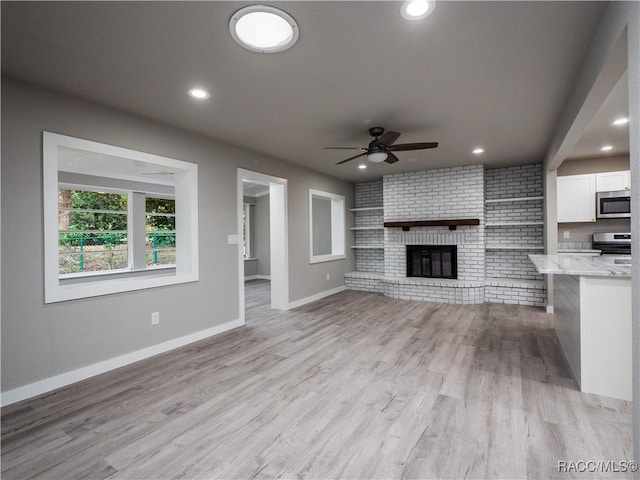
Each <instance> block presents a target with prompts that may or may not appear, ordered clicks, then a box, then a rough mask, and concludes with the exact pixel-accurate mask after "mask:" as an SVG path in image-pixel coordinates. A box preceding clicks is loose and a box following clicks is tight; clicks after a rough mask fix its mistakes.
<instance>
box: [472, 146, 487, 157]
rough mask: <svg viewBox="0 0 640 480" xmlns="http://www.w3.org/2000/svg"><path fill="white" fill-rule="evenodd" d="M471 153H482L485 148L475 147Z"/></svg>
mask: <svg viewBox="0 0 640 480" xmlns="http://www.w3.org/2000/svg"><path fill="white" fill-rule="evenodd" d="M471 153H473V154H474V155H480V154H481V153H484V148H480V147H478V148H474V149H473V151H472V152H471Z"/></svg>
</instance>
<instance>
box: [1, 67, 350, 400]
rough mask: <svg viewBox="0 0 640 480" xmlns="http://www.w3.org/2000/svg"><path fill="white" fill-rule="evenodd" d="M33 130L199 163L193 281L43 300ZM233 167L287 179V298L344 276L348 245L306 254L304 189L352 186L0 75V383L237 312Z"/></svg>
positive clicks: (36, 135)
mask: <svg viewBox="0 0 640 480" xmlns="http://www.w3.org/2000/svg"><path fill="white" fill-rule="evenodd" d="M42 130H48V131H52V132H56V133H61V134H65V135H70V136H75V137H79V138H84V139H88V140H93V141H97V142H103V143H108V144H111V145H117V146H121V147H125V148H131V149H134V150H140V151H144V152H150V153H154V154H158V155H164V156H168V157H173V158H176V159H179V160H184V161H188V162H193V163H197V164H198V168H199V229H200V230H199V244H200V252H199V261H200V280H199V281H198V282H195V283H188V284H182V285H175V286H168V287H160V288H152V289H147V290H140V291H135V292H128V293H122V294H114V295H107V296H102V297H94V298H89V299H82V300H75V301H68V302H61V303H56V304H48V305H45V304H44V288H43V258H42V257H43V253H42V252H43V241H42V238H43V221H42V211H43V206H42ZM237 168H245V169H248V170H253V171H257V172H261V173H265V174H268V175H273V176H279V177H284V178H287V179H288V213H289V234H288V235H289V238H288V241H289V276H290V292H289V293H290V296H289V301H291V302H293V301H295V300H298V299H301V298H305V297H308V296H311V295H314V294H317V293H320V292H324V291H327V290H329V289H332V288H336V287H339V286H341V285H343V284H344V273H345V272H348V271H352V270H353V269H354V260H353V255H352V253H351V252H350V251H349V252H347V259H346V260H343V261H335V262H330V263H321V264H314V265H310V264H309V238H308V235H309V233H308V232H309V223H308V201H307V198H308V190H309V188H314V189H319V190H324V191H329V192H334V193H339V194H342V195H345V196H346V199H347V205H353V201H354V200H353V194H354V193H353V190H354V189H353V184H351V183H349V182H344V181H340V180H336V179H334V178H331V177H327V176H325V175H321V174H318V173H315V172H312V171H309V170H306V169H304V168H302V167H298V166H295V165H293V164H289V163H287V162H283V161H280V160H277V159H272V158H268V157H265V156H262V155H259V154H257V153H255V152H250V151H246V150H242V149H239V148H235V147H232V146H229V145H226V144H223V143H220V142H215V141H213V140H210V139H208V138H205V137H202V136H200V135H196V134H192V133H190V132H187V131H184V130H179V129H177V128H174V127H171V126H168V125H165V124H160V123H156V122H153V121H150V120H148V119H145V118H142V117H138V116H134V115H131V114H128V113H126V112H122V111H119V110H114V109H111V108H107V107H104V106H101V105H98V104H95V103H90V102H85V101H83V100H79V99H76V98H73V97H70V96H65V95H60V94H57V93H55V92H52V91H49V90H44V89H40V88H36V87H33V86H31V85H28V84H25V83H22V82H18V81H16V80H12V79H7V78H3V79H2V242H1V245H2V267H3V268H2V315H3V318H2V390H3V391H6V390H10V389H13V388H16V387H19V386H23V385H27V384H29V383H32V382H35V381H38V380H43V379H46V378H48V377H51V376H54V375H57V374H61V373H64V372H68V371H71V370H75V369H77V368H81V367H85V366H88V365H91V364H94V363H96V362H99V361H103V360H107V359H110V358H113V357H116V356H119V355H123V354H126V353H130V352H133V351H136V350H139V349H142V348H145V347H149V346H152V345H155V344H158V343H161V342H164V341H167V340H170V339H173V338H177V337H181V336H183V335H187V334H190V333H193V332H196V331H199V330H203V329H207V328H210V327H213V326H215V325H219V324H223V323H226V322H230V321H233V320H235V319H237V318H239V313H238V305H239V298H238V253H237V248H238V247H237V246H236V245H228V243H227V235H228V234H231V233H238V232H237V231H236V230H237V212H236V183H237V180H236V179H237ZM348 221H349V224H348V225H347V226H348V227H349V226H352V218H351V217H348ZM327 273H330V274H331V280H330V281H328V280H326V274H327ZM177 299H179V300H180V301H176V300H177ZM152 311H158V312H160V325H158V326H154V327H151V326H150V314H151V312H152Z"/></svg>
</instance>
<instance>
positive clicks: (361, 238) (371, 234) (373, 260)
mask: <svg viewBox="0 0 640 480" xmlns="http://www.w3.org/2000/svg"><path fill="white" fill-rule="evenodd" d="M366 207H382V180H376V181H372V182H361V183H356V185H355V208H366ZM354 215H355V225H354V226H355V227H381V226H382V223H383V217H382V210H365V211H360V212H354ZM383 241H384V231H383V230H355V242H356V245H382V243H383ZM355 257H356V270H357V271H359V272H374V273H383V272H384V250H382V249H376V250H373V249H371V250H370V249H356V250H355ZM371 281H373V280H371ZM362 282H365V283H366V282H367V279H361V278H359V279H357V280H350V281H349V282H347V281H346V280H345V285H346V286H347V288H352V287H354V288H352V289H353V290H363V289H364V287H362V286H361V285H360V284H361V283H362ZM355 287H358V288H355ZM371 288H372V289H365V290H364V291H374V292H379V291H382V289H381V287H380V288H377V287H376V286H373V287H371Z"/></svg>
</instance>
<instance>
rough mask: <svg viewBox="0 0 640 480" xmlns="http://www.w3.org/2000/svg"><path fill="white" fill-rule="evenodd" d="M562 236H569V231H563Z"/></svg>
mask: <svg viewBox="0 0 640 480" xmlns="http://www.w3.org/2000/svg"><path fill="white" fill-rule="evenodd" d="M562 238H571V232H570V231H568V230H565V231H563V232H562Z"/></svg>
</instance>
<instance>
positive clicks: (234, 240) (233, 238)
mask: <svg viewBox="0 0 640 480" xmlns="http://www.w3.org/2000/svg"><path fill="white" fill-rule="evenodd" d="M227 243H228V244H229V245H237V244H238V235H227Z"/></svg>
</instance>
